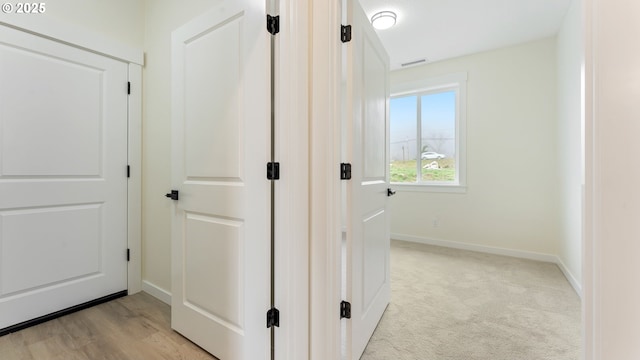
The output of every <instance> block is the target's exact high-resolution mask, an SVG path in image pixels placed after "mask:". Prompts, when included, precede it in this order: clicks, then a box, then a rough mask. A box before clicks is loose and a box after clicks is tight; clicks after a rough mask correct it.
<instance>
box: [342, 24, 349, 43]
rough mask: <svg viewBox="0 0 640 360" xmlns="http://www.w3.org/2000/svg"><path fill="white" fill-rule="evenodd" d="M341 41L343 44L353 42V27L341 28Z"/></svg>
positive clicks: (344, 26)
mask: <svg viewBox="0 0 640 360" xmlns="http://www.w3.org/2000/svg"><path fill="white" fill-rule="evenodd" d="M340 40H341V41H342V42H343V43H346V42H349V41H351V25H341V26H340Z"/></svg>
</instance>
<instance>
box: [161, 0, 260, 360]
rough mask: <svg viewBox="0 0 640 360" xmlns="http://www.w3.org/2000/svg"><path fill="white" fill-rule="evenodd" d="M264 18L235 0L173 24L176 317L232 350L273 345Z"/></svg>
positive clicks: (254, 357) (198, 336) (191, 333)
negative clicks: (268, 315)
mask: <svg viewBox="0 0 640 360" xmlns="http://www.w3.org/2000/svg"><path fill="white" fill-rule="evenodd" d="M265 22H266V12H265V2H264V1H261V0H240V1H239V0H228V1H224V2H223V3H222V4H221V5H219V6H217V7H216V8H214V9H212V10H211V11H210V12H209V13H207V14H204V15H203V16H201V17H198V18H196V19H194V20H192V21H191V22H189V23H188V24H186V25H184V26H182V27H181V28H179V29H177V30H175V31H174V33H173V47H172V52H173V65H172V66H173V83H172V89H173V94H172V99H173V103H172V105H173V110H172V111H173V113H172V118H173V120H172V122H173V139H172V148H173V150H172V151H173V159H172V172H173V181H172V182H173V186H174V189H176V190H179V200H177V201H175V202H174V204H175V207H174V210H175V211H174V216H173V224H172V232H173V234H172V262H173V263H172V304H171V306H172V319H171V323H172V327H173V328H174V329H175V330H176V331H178V332H180V333H181V334H183V335H184V336H186V337H187V338H189V339H191V340H192V341H194V342H195V343H196V344H198V345H199V346H201V347H202V348H204V349H205V350H207V351H209V352H210V353H212V354H213V355H215V356H217V357H219V358H220V359H224V360H234V359H246V360H260V359H267V357H268V356H269V354H270V343H269V334H270V330H269V329H267V327H266V311H267V310H268V308H269V306H270V301H269V296H270V272H269V269H270V237H269V235H270V222H269V221H270V202H269V181H268V180H267V178H266V164H267V162H268V161H269V137H270V136H269V131H270V130H269V114H270V108H269V94H270V87H269V84H270V83H269V48H268V44H269V36H270V35H269V33H268V32H267V31H266V25H265V24H266V23H265Z"/></svg>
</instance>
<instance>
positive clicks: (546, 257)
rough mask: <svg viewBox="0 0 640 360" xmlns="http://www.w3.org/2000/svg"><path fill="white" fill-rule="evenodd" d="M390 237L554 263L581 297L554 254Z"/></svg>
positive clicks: (578, 289) (565, 269)
mask: <svg viewBox="0 0 640 360" xmlns="http://www.w3.org/2000/svg"><path fill="white" fill-rule="evenodd" d="M391 238H392V239H394V240H402V241H409V242H415V243H420V244H427V245H435V246H442V247H448V248H454V249H460V250H469V251H477V252H482V253H487V254H494V255H504V256H511V257H516V258H521V259H528V260H536V261H543V262H549V263H554V264H556V265H557V266H558V267H559V268H560V271H562V274H564V276H565V277H566V278H567V281H569V284H571V287H573V289H574V290H575V291H576V293H577V294H578V296H579V297H581V298H582V287H581V286H580V283H579V282H578V281H577V280H576V278H575V276H573V274H571V271H569V269H568V268H567V267H566V266H565V264H564V263H563V262H562V260H560V258H559V257H558V256H556V255H551V254H543V253H537V252H530V251H522V250H513V249H505V248H499V247H492V246H486V245H478V244H469V243H462V242H457V241H449V240H439V239H429V238H423V237H418V236H413V235H405V234H391Z"/></svg>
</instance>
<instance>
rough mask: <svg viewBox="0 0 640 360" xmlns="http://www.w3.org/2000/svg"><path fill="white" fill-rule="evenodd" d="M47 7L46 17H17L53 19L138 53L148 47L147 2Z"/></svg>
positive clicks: (94, 0)
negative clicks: (145, 27) (146, 34)
mask: <svg viewBox="0 0 640 360" xmlns="http://www.w3.org/2000/svg"><path fill="white" fill-rule="evenodd" d="M25 2H26V1H25ZM44 3H45V5H46V10H45V12H44V14H29V15H24V14H23V15H18V14H13V16H23V17H25V16H29V17H30V18H31V19H32V20H33V21H38V18H39V17H47V18H52V19H55V20H56V21H60V22H65V23H68V24H72V25H74V26H77V27H79V28H80V29H88V30H91V31H92V32H95V33H97V34H100V35H102V36H104V37H107V38H110V39H113V40H116V41H118V42H120V43H122V44H125V45H128V46H131V47H134V48H136V49H142V47H143V45H144V21H143V19H144V1H143V0H109V1H104V0H54V1H45V2H44Z"/></svg>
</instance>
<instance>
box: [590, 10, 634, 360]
mask: <svg viewBox="0 0 640 360" xmlns="http://www.w3.org/2000/svg"><path fill="white" fill-rule="evenodd" d="M585 5H586V8H587V12H586V13H587V20H588V21H587V26H588V27H587V31H588V32H587V34H588V35H591V36H592V39H589V38H587V40H588V41H587V58H586V60H587V89H588V90H591V89H593V90H594V91H593V93H591V91H587V107H586V109H587V116H586V124H587V125H586V127H585V128H586V134H587V136H586V140H587V142H586V150H587V151H586V156H587V161H586V173H587V176H586V183H585V187H586V191H585V194H586V197H585V201H586V204H587V205H586V208H585V210H586V211H585V216H586V220H587V221H585V229H584V231H585V237H586V241H585V257H584V261H585V267H584V269H585V270H584V274H583V276H584V278H585V281H584V286H585V289H584V298H583V300H584V305H585V328H586V348H587V357H586V359H587V360H592V359H595V360H610V359H615V360H636V359H640V342H638V339H639V338H640V306H639V304H640V284H639V282H640V281H639V279H640V261H639V260H638V258H639V255H640V221H639V219H640V191H639V184H640V167H639V166H638V165H637V163H638V157H639V154H640V141H638V134H640V120H639V119H640V100H639V99H640V41H638V34H640V21H638V20H639V17H638V15H639V14H640V2H638V1H629V0H587V1H585ZM591 6H593V8H591ZM591 17H592V22H591V21H590V18H591ZM589 40H591V41H592V47H591V46H590V45H591V43H590V42H589ZM591 96H593V97H591Z"/></svg>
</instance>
